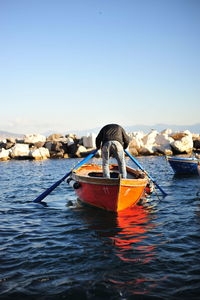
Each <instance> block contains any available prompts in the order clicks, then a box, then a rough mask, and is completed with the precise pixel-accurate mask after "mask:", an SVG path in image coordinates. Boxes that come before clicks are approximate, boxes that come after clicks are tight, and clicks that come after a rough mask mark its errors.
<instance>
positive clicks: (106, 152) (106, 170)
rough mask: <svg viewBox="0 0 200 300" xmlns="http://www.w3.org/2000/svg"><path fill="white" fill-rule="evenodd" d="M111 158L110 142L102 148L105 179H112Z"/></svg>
mask: <svg viewBox="0 0 200 300" xmlns="http://www.w3.org/2000/svg"><path fill="white" fill-rule="evenodd" d="M109 157H110V142H107V143H105V144H104V145H103V147H102V167H103V177H106V178H110V168H109Z"/></svg>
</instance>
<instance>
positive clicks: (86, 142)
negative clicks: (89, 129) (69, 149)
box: [83, 133, 96, 148]
mask: <svg viewBox="0 0 200 300" xmlns="http://www.w3.org/2000/svg"><path fill="white" fill-rule="evenodd" d="M83 146H84V147H86V148H95V147H96V134H95V133H90V134H89V135H87V136H83Z"/></svg>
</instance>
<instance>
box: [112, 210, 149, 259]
mask: <svg viewBox="0 0 200 300" xmlns="http://www.w3.org/2000/svg"><path fill="white" fill-rule="evenodd" d="M148 221H149V218H148V211H147V210H145V208H144V207H142V206H138V205H136V206H135V207H134V208H128V209H126V210H125V211H122V212H119V213H118V215H117V223H118V229H120V230H119V232H118V234H117V235H116V236H114V237H110V239H111V240H112V241H113V244H114V245H115V246H116V248H117V249H116V250H117V252H116V255H117V256H118V257H119V258H120V259H121V260H123V261H140V263H147V262H149V261H150V260H151V259H152V258H153V256H154V252H153V250H154V249H155V246H154V245H150V246H145V245H137V243H139V242H141V241H142V240H144V239H145V238H147V231H148V230H149V229H151V228H152V226H153V225H152V224H151V225H150V224H149V223H148ZM133 250H134V252H137V257H133V256H132V251H133ZM129 254H131V255H129Z"/></svg>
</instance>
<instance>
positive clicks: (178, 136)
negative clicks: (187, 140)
mask: <svg viewBox="0 0 200 300" xmlns="http://www.w3.org/2000/svg"><path fill="white" fill-rule="evenodd" d="M188 135H191V133H190V131H189V130H185V131H182V132H172V133H171V134H170V135H169V136H170V137H171V138H173V139H174V140H175V141H178V140H181V139H182V138H183V137H185V136H188Z"/></svg>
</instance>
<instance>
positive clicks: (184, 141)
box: [171, 134, 193, 153]
mask: <svg viewBox="0 0 200 300" xmlns="http://www.w3.org/2000/svg"><path fill="white" fill-rule="evenodd" d="M171 146H172V147H173V148H174V149H175V150H176V151H178V152H180V153H182V152H186V153H190V152H192V150H193V139H192V134H189V135H186V136H184V137H182V138H181V139H180V140H175V141H174V142H173V143H171Z"/></svg>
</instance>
